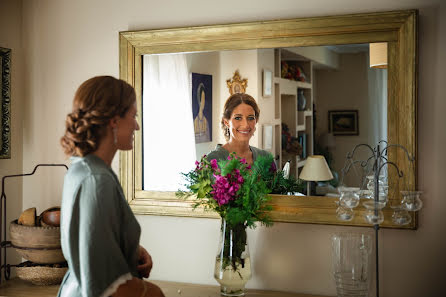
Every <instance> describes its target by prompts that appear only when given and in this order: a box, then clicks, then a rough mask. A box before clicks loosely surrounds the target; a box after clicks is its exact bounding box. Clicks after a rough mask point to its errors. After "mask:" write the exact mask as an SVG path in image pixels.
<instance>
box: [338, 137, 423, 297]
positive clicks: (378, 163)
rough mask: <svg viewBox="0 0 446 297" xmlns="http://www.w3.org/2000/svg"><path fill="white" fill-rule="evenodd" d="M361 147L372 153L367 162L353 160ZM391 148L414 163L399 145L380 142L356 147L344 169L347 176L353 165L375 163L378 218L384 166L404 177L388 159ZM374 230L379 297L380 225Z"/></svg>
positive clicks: (375, 195)
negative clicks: (403, 154)
mask: <svg viewBox="0 0 446 297" xmlns="http://www.w3.org/2000/svg"><path fill="white" fill-rule="evenodd" d="M381 145H383V149H382V150H381ZM359 147H366V148H368V149H370V151H371V153H372V154H371V156H370V157H369V158H368V159H367V160H359V161H355V160H354V159H353V157H354V154H355V151H356V150H357V149H358V148H359ZM391 147H395V148H399V149H402V150H403V151H404V152H405V153H406V156H407V159H408V160H409V162H414V161H415V158H414V157H411V156H410V154H409V152H408V151H407V149H406V148H405V147H404V146H402V145H399V144H388V143H387V141H384V140H381V141H380V142H378V144H377V146H376V147H375V148H372V147H371V146H370V145H368V144H358V145H356V146H355V147H354V148H353V150H352V151H351V152H350V153H348V154H347V160H350V163H347V164H346V166H345V167H344V168H343V169H342V172H343V174H346V173H347V172H348V171H349V170H350V168H351V167H352V165H354V164H355V163H360V165H361V167H363V168H366V167H367V166H368V165H369V164H370V162H373V166H372V171H373V176H374V178H373V180H374V197H373V198H374V201H375V209H374V212H375V216H378V212H379V209H378V208H377V207H376V204H377V203H379V177H380V174H381V170H382V169H383V168H384V166H386V165H392V166H393V167H394V168H395V169H396V171H397V174H398V177H399V178H401V177H403V172H402V171H401V170H400V169H399V168H398V166H397V165H396V164H395V163H394V162H391V161H389V160H388V159H387V151H388V149H389V148H391ZM373 229H374V230H375V262H376V263H375V264H376V266H375V268H376V270H375V275H376V296H377V297H379V266H378V265H379V258H378V257H379V252H378V233H379V232H378V231H379V229H380V228H379V223H378V224H374V225H373Z"/></svg>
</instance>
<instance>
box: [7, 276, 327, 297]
mask: <svg viewBox="0 0 446 297" xmlns="http://www.w3.org/2000/svg"><path fill="white" fill-rule="evenodd" d="M152 282H153V283H155V284H157V285H158V286H159V287H160V288H161V289H162V290H163V292H164V294H165V295H166V297H220V292H219V287H218V286H209V285H194V284H187V283H176V282H167V281H152ZM58 289H59V286H34V285H32V284H29V283H27V282H24V281H22V280H20V279H17V278H14V279H11V280H9V281H5V282H4V283H2V285H1V287H0V296H7V297H23V296H27V297H55V296H56V295H57V291H58ZM245 296H246V297H323V296H320V295H319V296H318V295H308V294H297V293H286V292H277V291H263V290H248V291H247V293H246V295H245Z"/></svg>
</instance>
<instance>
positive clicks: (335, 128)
mask: <svg viewBox="0 0 446 297" xmlns="http://www.w3.org/2000/svg"><path fill="white" fill-rule="evenodd" d="M328 131H329V132H332V133H333V135H359V126H358V110H330V111H328Z"/></svg>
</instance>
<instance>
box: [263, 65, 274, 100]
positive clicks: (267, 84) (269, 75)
mask: <svg viewBox="0 0 446 297" xmlns="http://www.w3.org/2000/svg"><path fill="white" fill-rule="evenodd" d="M272 92H273V72H272V71H271V70H269V69H263V97H271V95H272Z"/></svg>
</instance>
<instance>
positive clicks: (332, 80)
mask: <svg viewBox="0 0 446 297" xmlns="http://www.w3.org/2000/svg"><path fill="white" fill-rule="evenodd" d="M162 56H164V57H166V56H176V58H178V57H179V56H181V59H182V63H183V64H182V65H186V66H185V68H187V71H186V69H185V71H184V73H187V74H184V75H183V76H185V75H190V73H199V74H206V75H211V76H212V101H213V102H212V118H213V121H212V135H213V137H212V141H210V142H203V143H195V145H194V144H193V141H192V142H191V141H187V140H186V139H185V140H181V139H180V140H178V139H176V141H180V142H181V143H182V144H183V145H182V147H183V151H184V152H186V151H194V150H195V157H196V159H197V160H198V159H199V158H200V157H201V156H203V155H204V154H206V153H208V152H209V151H211V150H212V149H214V148H215V146H216V144H218V143H224V141H225V140H224V137H223V135H222V133H221V128H220V120H221V113H222V108H223V105H224V102H225V100H226V99H227V98H228V97H229V90H228V88H227V85H226V80H227V79H230V78H231V77H232V76H233V75H234V72H235V71H236V70H238V71H239V73H240V76H241V78H242V79H244V78H246V79H248V85H247V89H246V93H248V94H250V95H252V96H253V97H254V98H256V100H257V101H258V104H259V106H260V109H261V116H260V120H259V123H258V125H257V131H256V133H255V135H254V137H253V139H252V140H251V145H253V146H256V147H260V148H263V147H264V142H265V141H264V140H263V135H262V133H263V127H264V125H266V126H272V127H273V129H272V139H273V141H272V146H271V148H270V149H269V150H270V151H271V153H272V154H273V155H274V156H275V157H276V159H277V160H278V161H277V162H278V165H279V167H282V166H283V165H284V164H285V163H286V162H287V161H288V160H290V161H291V171H290V174H291V175H294V176H297V175H298V173H299V172H300V170H301V169H302V168H303V166H304V164H305V158H306V157H307V156H309V155H312V154H315V153H318V154H324V155H325V157H326V159H328V162H329V166H330V168H331V169H332V170H334V171H336V172H338V173H339V172H340V169H341V168H342V167H343V162H344V159H345V156H346V153H347V152H348V151H349V150H350V149H351V148H352V147H353V145H354V144H357V143H376V142H377V141H378V140H380V139H385V138H386V134H387V130H386V129H387V128H386V127H387V116H386V92H387V91H386V90H387V88H386V82H387V75H386V70H383V69H371V68H370V67H369V63H368V45H367V44H363V45H342V46H329V47H323V46H321V47H301V48H287V49H254V50H239V51H220V52H204V53H203V52H201V53H187V54H180V55H162ZM152 57H153V56H152ZM160 57H161V56H160ZM145 59H147V56H146V58H145ZM160 61H161V60H160ZM293 67H294V68H295V69H298V71H299V74H298V75H301V77H292V75H296V74H290V73H292V71H293ZM290 69H291V71H290ZM264 70H270V71H272V73H273V82H272V88H273V89H272V94H273V95H272V96H270V97H263V92H262V91H263V90H262V86H263V83H262V79H263V71H264ZM163 71H167V70H165V69H164V70H163ZM287 71H288V72H287ZM176 75H178V73H176ZM284 77H285V78H284ZM183 81H184V80H183ZM169 89H172V84H169ZM170 91H171V90H170ZM183 92H184V91H183ZM188 92H189V93H190V89H189V91H188ZM144 93H145V94H149V97H150V94H151V93H153V92H151V91H149V92H147V91H146V92H144ZM145 96H147V95H145ZM160 96H162V95H160ZM160 96H156V97H157V98H159V97H160ZM188 96H190V94H189V95H188ZM152 97H153V96H152ZM186 97H187V96H185V97H184V98H186ZM144 100H146V101H145V102H147V100H148V99H147V98H146V97H145V99H144ZM166 100H169V101H171V100H173V99H169V98H167V99H166ZM184 100H186V99H184ZM190 100H193V98H190ZM146 106H148V104H146ZM174 108H177V109H178V114H179V115H178V116H177V117H176V119H177V120H178V119H179V118H183V119H184V120H181V121H182V123H183V121H184V123H183V125H182V127H192V125H193V122H192V121H193V119H192V116H188V115H187V114H188V113H190V111H188V112H187V113H186V114H185V113H184V111H185V110H187V109H185V108H184V107H180V105H178V104H177V105H170V104H169V109H170V110H171V113H173V114H175V110H174ZM313 109H314V110H313ZM346 110H348V111H355V112H357V114H358V118H359V120H358V122H359V128H358V127H357V128H358V129H357V133H356V134H357V135H336V133H334V134H335V136H334V137H332V138H331V140H333V139H334V143H335V145H330V147H324V145H323V143H324V141H323V140H322V139H323V138H325V139H326V137H327V133H328V132H329V120H328V113H329V111H346ZM180 114H182V116H180ZM150 118H153V117H150ZM189 118H190V123H187V121H188V120H187V119H189ZM145 119H147V117H146V118H145ZM145 119H144V120H145ZM152 126H153V125H149V124H145V123H144V125H143V127H144V128H143V130H144V134H145V135H150V137H151V140H152V141H153V136H154V133H153V131H150V130H149V129H150V127H152ZM285 129H287V130H286V131H285ZM334 132H336V131H334ZM284 133H285V134H286V135H287V137H285V136H284ZM179 134H181V135H178V136H177V137H180V136H182V137H184V136H186V135H190V133H189V132H184V133H179ZM332 134H333V133H332ZM353 134H355V133H353ZM330 136H331V135H330ZM146 137H148V136H146ZM146 137H145V139H147V138H146ZM188 138H191V137H188ZM321 140H322V141H321ZM321 144H322V146H321ZM188 145H189V146H193V145H194V146H195V148H192V147H191V148H190V149H188V147H187V146H188ZM321 148H323V150H322V151H321ZM167 149H168V147H167V148H166V147H164V148H163V149H162V151H160V152H158V153H157V154H156V155H159V154H161V153H163V152H165V151H166V150H167ZM327 149H328V150H327ZM190 154H193V153H190ZM327 154H328V155H327ZM151 155H153V154H151ZM171 155H172V154H171ZM161 159H163V158H161ZM182 160H184V158H183V159H182ZM145 162H149V160H148V159H145ZM179 163H180V161H178V162H173V164H179ZM190 163H191V162H188V164H190ZM150 165H151V166H144V168H145V170H146V168H147V170H150V171H153V174H152V175H150V173H149V172H148V171H145V176H146V177H149V176H151V177H152V180H153V176H160V175H159V174H157V173H159V172H160V171H161V170H169V172H171V171H172V170H173V171H175V172H178V173H179V172H185V171H187V170H188V168H183V169H180V168H177V169H174V168H167V169H166V164H160V166H162V168H159V169H157V168H156V164H155V162H154V161H153V160H151V161H150ZM178 175H179V174H178ZM349 178H351V177H348V176H347V177H346V180H345V182H346V183H347V184H349V183H352V184H358V182H357V181H355V180H350V179H349ZM352 178H353V177H352ZM156 184H157V185H160V184H161V183H160V182H158V181H157V182H156ZM177 185H178V181H175V182H174V184H172V186H171V189H170V190H175V189H176V188H177ZM160 190H169V186H168V185H166V186H165V187H164V188H162V189H161V188H160Z"/></svg>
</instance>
